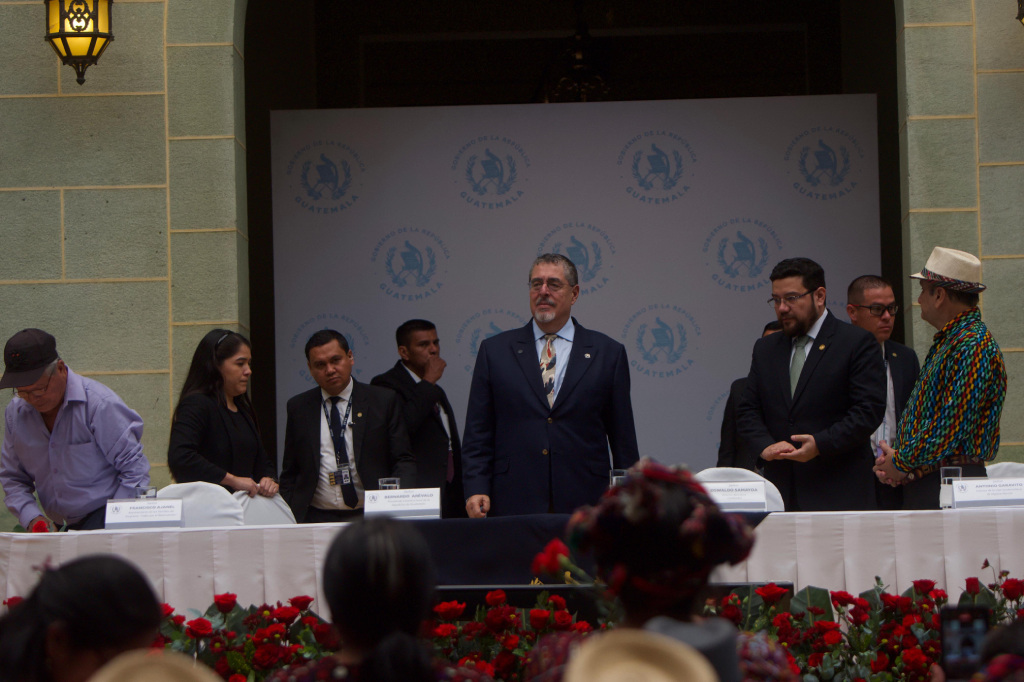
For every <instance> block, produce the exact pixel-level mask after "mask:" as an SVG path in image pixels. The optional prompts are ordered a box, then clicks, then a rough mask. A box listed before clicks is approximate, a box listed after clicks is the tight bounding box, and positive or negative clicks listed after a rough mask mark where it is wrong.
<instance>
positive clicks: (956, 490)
mask: <svg viewBox="0 0 1024 682" xmlns="http://www.w3.org/2000/svg"><path fill="white" fill-rule="evenodd" d="M952 485H953V508H954V509H966V508H971V507H1019V506H1024V478H962V479H959V480H955V481H953V484H952Z"/></svg>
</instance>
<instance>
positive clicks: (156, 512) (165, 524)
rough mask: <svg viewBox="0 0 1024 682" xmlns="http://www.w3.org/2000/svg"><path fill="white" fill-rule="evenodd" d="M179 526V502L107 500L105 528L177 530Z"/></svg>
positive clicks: (144, 499)
mask: <svg viewBox="0 0 1024 682" xmlns="http://www.w3.org/2000/svg"><path fill="white" fill-rule="evenodd" d="M180 526H181V500H167V499H158V498H155V497H154V498H142V499H138V500H134V499H133V500H107V516H106V527H107V529H110V530H119V529H123V528H178V527H180Z"/></svg>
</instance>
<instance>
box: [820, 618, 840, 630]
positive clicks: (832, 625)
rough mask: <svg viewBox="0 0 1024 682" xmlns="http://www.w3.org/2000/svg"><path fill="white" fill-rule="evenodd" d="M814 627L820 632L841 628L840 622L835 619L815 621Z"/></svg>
mask: <svg viewBox="0 0 1024 682" xmlns="http://www.w3.org/2000/svg"><path fill="white" fill-rule="evenodd" d="M814 629H815V630H817V631H818V632H830V631H832V630H838V629H839V623H837V622H835V621H834V620H819V621H817V622H815V623H814Z"/></svg>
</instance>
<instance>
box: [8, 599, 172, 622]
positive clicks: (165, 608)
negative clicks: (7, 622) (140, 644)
mask: <svg viewBox="0 0 1024 682" xmlns="http://www.w3.org/2000/svg"><path fill="white" fill-rule="evenodd" d="M4 603H5V604H6V603H7V602H4ZM160 610H161V611H163V614H164V618H167V617H168V616H170V615H171V614H172V613H174V607H173V606H171V605H170V604H167V603H164V604H161V605H160Z"/></svg>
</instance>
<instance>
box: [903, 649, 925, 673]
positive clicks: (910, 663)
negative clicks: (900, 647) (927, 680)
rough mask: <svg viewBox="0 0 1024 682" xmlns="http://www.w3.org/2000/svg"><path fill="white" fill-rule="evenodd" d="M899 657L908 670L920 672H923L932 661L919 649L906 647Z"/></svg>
mask: <svg viewBox="0 0 1024 682" xmlns="http://www.w3.org/2000/svg"><path fill="white" fill-rule="evenodd" d="M900 658H901V659H902V661H903V666H904V667H905V668H906V669H907V670H908V671H910V672H917V673H921V674H924V673H925V672H926V671H927V670H928V667H929V666H930V665H931V663H932V662H931V661H930V660H928V657H927V656H925V655H924V652H923V651H921V650H920V649H906V650H905V651H904V652H903V654H902V655H901V656H900Z"/></svg>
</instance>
